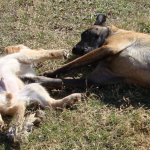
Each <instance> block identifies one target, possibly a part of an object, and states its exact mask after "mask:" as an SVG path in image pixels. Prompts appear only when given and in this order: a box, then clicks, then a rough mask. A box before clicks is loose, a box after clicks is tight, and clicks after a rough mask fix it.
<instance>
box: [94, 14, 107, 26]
mask: <svg viewBox="0 0 150 150" xmlns="http://www.w3.org/2000/svg"><path fill="white" fill-rule="evenodd" d="M106 18H107V16H106V15H105V14H103V13H99V14H98V15H97V18H96V21H95V23H94V25H105V21H106Z"/></svg>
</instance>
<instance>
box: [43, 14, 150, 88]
mask: <svg viewBox="0 0 150 150" xmlns="http://www.w3.org/2000/svg"><path fill="white" fill-rule="evenodd" d="M105 19H106V16H105V15H104V14H99V16H98V17H97V20H96V23H95V25H94V26H91V27H90V28H88V29H87V30H85V31H84V32H83V33H84V37H85V38H84V39H83V37H82V38H81V41H80V42H79V43H78V44H77V45H76V46H75V47H74V48H73V52H74V53H75V52H76V51H77V52H78V53H79V52H80V51H81V52H82V53H83V52H84V50H86V49H88V48H89V49H90V46H91V45H90V44H91V43H90V42H91V40H93V39H96V38H97V36H98V38H101V39H102V37H103V35H107V34H108V35H107V36H105V38H104V42H103V43H102V46H100V47H99V48H96V49H92V51H90V52H88V53H85V54H84V55H83V56H81V57H79V58H77V59H75V60H73V61H71V62H69V63H67V64H65V65H63V66H62V67H61V68H59V69H57V70H55V71H54V72H49V71H47V72H45V73H43V74H41V75H44V76H46V77H58V76H59V75H61V74H63V73H66V72H68V71H70V70H73V69H76V68H79V67H82V66H87V65H89V64H92V63H94V62H99V63H98V66H97V67H96V69H95V70H94V71H93V72H92V73H91V74H90V75H89V76H88V77H87V78H86V79H80V81H79V80H77V81H78V83H77V84H76V85H75V87H85V86H87V85H88V86H93V85H94V86H104V85H108V84H114V83H120V82H125V83H130V84H134V85H139V86H142V87H148V88H150V35H149V34H144V33H138V32H134V31H127V30H123V29H119V28H117V27H115V26H114V25H105V22H104V21H105ZM88 32H90V34H89V35H88V34H85V33H88ZM96 32H97V36H96V34H95V33H96ZM83 33H82V36H83ZM88 36H89V37H88ZM92 36H93V39H92V38H91V37H92ZM98 38H97V39H98ZM95 41H96V40H95ZM101 41H102V40H101ZM92 43H94V40H93V41H92ZM88 44H89V45H88ZM93 45H94V44H93ZM91 47H92V46H91ZM93 47H94V46H93ZM83 80H85V81H83ZM63 82H64V83H65V80H63ZM81 82H82V83H81ZM85 82H86V84H85ZM75 83H76V82H75V81H74V80H70V81H67V83H66V85H65V84H64V85H65V86H70V87H73V84H75Z"/></svg>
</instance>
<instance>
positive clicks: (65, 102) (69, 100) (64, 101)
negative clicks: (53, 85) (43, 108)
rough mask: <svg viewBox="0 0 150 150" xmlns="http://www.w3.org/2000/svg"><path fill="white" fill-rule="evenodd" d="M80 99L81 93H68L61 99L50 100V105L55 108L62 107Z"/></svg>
mask: <svg viewBox="0 0 150 150" xmlns="http://www.w3.org/2000/svg"><path fill="white" fill-rule="evenodd" d="M80 100H81V93H74V94H71V95H68V96H66V97H64V98H62V99H59V100H54V99H53V100H51V101H52V102H51V106H52V108H54V109H56V108H63V107H65V106H66V105H69V106H70V105H72V104H74V103H76V102H77V101H80Z"/></svg>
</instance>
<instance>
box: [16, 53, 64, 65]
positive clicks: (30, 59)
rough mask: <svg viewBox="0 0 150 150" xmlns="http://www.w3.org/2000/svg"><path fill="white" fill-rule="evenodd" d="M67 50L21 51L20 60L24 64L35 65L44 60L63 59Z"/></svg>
mask: <svg viewBox="0 0 150 150" xmlns="http://www.w3.org/2000/svg"><path fill="white" fill-rule="evenodd" d="M64 57H65V50H40V51H36V50H28V51H26V50H21V51H20V55H18V58H17V59H18V60H19V61H20V62H22V63H28V64H29V63H34V62H39V61H42V60H50V59H63V58H64Z"/></svg>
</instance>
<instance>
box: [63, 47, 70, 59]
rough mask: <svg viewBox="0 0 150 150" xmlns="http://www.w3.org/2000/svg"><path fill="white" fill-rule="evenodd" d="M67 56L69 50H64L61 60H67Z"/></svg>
mask: <svg viewBox="0 0 150 150" xmlns="http://www.w3.org/2000/svg"><path fill="white" fill-rule="evenodd" d="M69 55H70V53H69V50H67V49H65V50H64V53H63V59H67V58H68V57H69Z"/></svg>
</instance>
